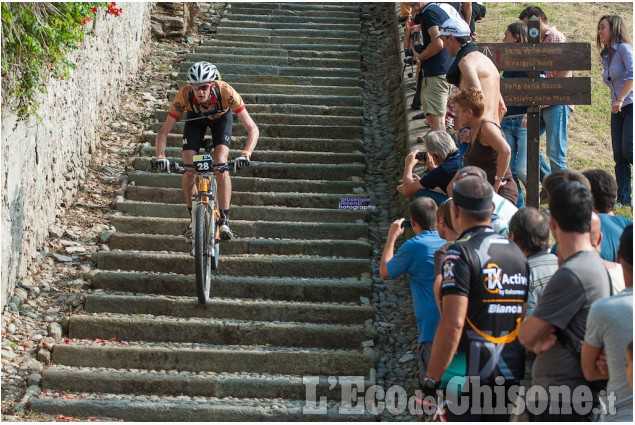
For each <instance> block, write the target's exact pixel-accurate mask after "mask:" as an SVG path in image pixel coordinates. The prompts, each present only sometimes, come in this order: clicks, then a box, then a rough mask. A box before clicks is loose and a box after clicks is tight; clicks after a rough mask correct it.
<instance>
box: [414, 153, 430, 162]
mask: <svg viewBox="0 0 635 425" xmlns="http://www.w3.org/2000/svg"><path fill="white" fill-rule="evenodd" d="M415 158H417V160H419V161H423V162H426V161H427V160H428V152H426V151H419V152H417V154H416V155H415Z"/></svg>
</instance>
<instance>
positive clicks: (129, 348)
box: [52, 340, 374, 376]
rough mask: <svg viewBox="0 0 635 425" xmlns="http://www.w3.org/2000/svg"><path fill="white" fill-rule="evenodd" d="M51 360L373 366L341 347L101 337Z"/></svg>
mask: <svg viewBox="0 0 635 425" xmlns="http://www.w3.org/2000/svg"><path fill="white" fill-rule="evenodd" d="M52 361H53V363H56V364H58V365H66V366H75V367H82V366H83V367H102V368H116V369H148V370H178V371H200V372H258V373H285V374H291V375H294V374H311V375H327V376H328V375H339V374H342V375H347V376H368V375H369V373H370V369H372V368H373V365H374V355H372V354H370V353H369V354H365V353H363V352H362V351H360V350H342V349H340V350H329V349H318V348H303V349H299V348H297V347H264V346H245V345H239V346H215V345H210V344H184V343H173V344H164V343H155V344H147V343H137V342H129V343H125V344H120V343H119V342H117V341H107V340H103V341H79V342H77V343H73V342H72V341H71V343H69V344H57V345H56V346H55V347H54V348H53V353H52Z"/></svg>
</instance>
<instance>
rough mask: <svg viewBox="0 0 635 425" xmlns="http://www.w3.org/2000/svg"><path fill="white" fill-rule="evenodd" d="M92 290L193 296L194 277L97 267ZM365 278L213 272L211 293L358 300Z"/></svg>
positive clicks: (366, 293)
mask: <svg viewBox="0 0 635 425" xmlns="http://www.w3.org/2000/svg"><path fill="white" fill-rule="evenodd" d="M90 279H92V284H93V286H94V288H95V289H101V290H105V291H123V292H134V293H137V294H160V295H166V296H183V297H190V298H191V299H194V297H196V283H195V279H194V276H178V275H164V274H156V273H153V274H150V273H133V272H112V271H104V270H100V271H97V272H96V273H94V275H91V276H90ZM371 292H372V288H371V282H370V281H369V280H365V279H361V280H358V279H357V278H350V279H345V278H341V277H340V278H336V279H317V278H295V277H290V278H262V277H243V276H225V275H222V274H221V275H216V276H215V277H214V284H213V286H212V295H214V296H216V297H229V298H246V299H267V300H282V301H306V302H333V301H336V302H359V300H360V297H365V298H370V296H371Z"/></svg>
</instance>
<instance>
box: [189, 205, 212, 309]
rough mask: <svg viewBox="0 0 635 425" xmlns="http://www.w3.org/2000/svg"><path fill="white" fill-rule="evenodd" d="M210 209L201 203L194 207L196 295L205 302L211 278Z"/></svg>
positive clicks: (200, 300)
mask: <svg viewBox="0 0 635 425" xmlns="http://www.w3.org/2000/svg"><path fill="white" fill-rule="evenodd" d="M211 214H212V213H211V211H210V209H209V208H208V207H207V206H206V205H203V204H199V205H197V207H196V216H195V218H194V219H195V220H196V224H195V228H196V232H195V234H194V263H195V269H196V270H195V271H196V295H197V297H198V302H199V303H201V304H205V303H206V302H207V300H208V299H209V291H210V287H211V279H212V256H211V255H210V252H209V248H210V246H211V244H212V238H213V237H214V236H213V235H214V234H213V229H212V228H210V223H211V222H212V217H211V216H210V215H211Z"/></svg>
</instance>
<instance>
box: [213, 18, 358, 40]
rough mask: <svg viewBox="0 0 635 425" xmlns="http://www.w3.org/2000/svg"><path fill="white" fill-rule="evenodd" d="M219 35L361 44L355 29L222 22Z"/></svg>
mask: <svg viewBox="0 0 635 425" xmlns="http://www.w3.org/2000/svg"><path fill="white" fill-rule="evenodd" d="M216 34H217V37H219V38H225V39H229V40H231V39H233V38H234V36H241V37H250V38H251V39H252V40H253V39H256V40H257V39H259V38H261V37H264V38H267V37H280V38H286V39H287V40H290V39H295V40H298V41H299V40H301V39H303V38H318V39H321V40H324V39H331V40H337V42H338V43H345V44H353V45H355V44H359V43H360V40H359V31H355V30H329V29H327V30H320V29H294V28H279V29H278V28H250V27H247V28H245V27H242V28H236V27H233V26H225V25H224V24H223V23H222V22H221V24H220V25H219V26H218V28H217V32H216Z"/></svg>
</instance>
